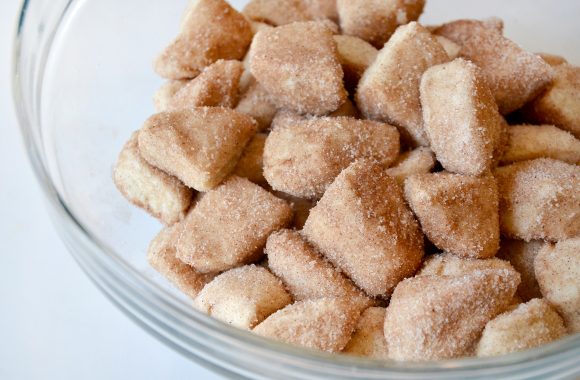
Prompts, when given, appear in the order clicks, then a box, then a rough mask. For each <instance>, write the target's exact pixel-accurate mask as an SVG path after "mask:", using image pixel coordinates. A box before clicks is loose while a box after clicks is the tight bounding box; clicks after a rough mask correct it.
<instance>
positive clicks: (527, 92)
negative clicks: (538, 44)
mask: <svg viewBox="0 0 580 380" xmlns="http://www.w3.org/2000/svg"><path fill="white" fill-rule="evenodd" d="M435 34H438V35H441V36H443V37H446V38H448V39H450V40H451V41H453V42H455V43H457V44H459V45H460V46H461V56H462V57H464V58H466V59H469V60H470V61H472V62H473V63H474V64H476V65H477V66H479V67H480V68H481V72H482V73H483V76H484V78H485V80H486V81H487V83H488V85H489V87H490V89H491V92H492V94H493V95H494V97H495V100H496V101H497V104H498V107H499V111H500V113H502V114H504V115H506V114H508V113H511V112H513V111H515V110H517V109H519V108H521V107H522V106H523V105H524V104H526V103H527V102H529V101H530V100H532V99H534V98H535V97H536V96H538V95H539V94H540V93H541V92H542V91H543V90H544V89H545V88H546V87H547V86H548V85H549V84H550V83H552V81H553V80H554V73H553V71H552V69H551V68H550V66H549V65H548V64H547V63H546V62H544V61H543V60H542V59H541V58H540V57H538V56H537V55H536V54H533V53H529V52H526V51H524V50H523V49H522V48H521V47H519V46H518V45H517V44H515V43H514V42H512V41H510V40H509V39H507V38H505V37H504V36H503V35H502V34H501V32H499V31H498V30H497V29H495V28H492V27H490V26H489V24H488V25H485V23H484V22H482V21H477V20H458V21H454V22H450V23H448V24H445V25H442V26H441V27H439V28H437V29H436V30H435Z"/></svg>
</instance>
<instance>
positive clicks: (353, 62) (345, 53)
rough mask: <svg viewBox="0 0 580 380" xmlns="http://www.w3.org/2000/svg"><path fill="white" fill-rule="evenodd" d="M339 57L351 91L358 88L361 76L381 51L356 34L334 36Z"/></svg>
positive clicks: (347, 86)
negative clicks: (355, 35)
mask: <svg viewBox="0 0 580 380" xmlns="http://www.w3.org/2000/svg"><path fill="white" fill-rule="evenodd" d="M334 40H335V41H336V46H337V48H338V59H339V61H340V64H341V65H342V70H343V71H344V82H345V85H346V88H347V89H348V90H349V91H354V90H356V86H357V85H358V82H359V80H360V78H362V76H363V74H364V73H365V71H366V70H367V68H368V67H369V66H370V65H371V64H372V63H373V62H374V61H375V59H376V58H377V55H378V54H379V51H378V50H377V49H376V48H375V47H374V46H373V45H371V44H369V43H368V42H366V41H365V40H362V39H360V38H358V37H354V36H345V35H337V36H334Z"/></svg>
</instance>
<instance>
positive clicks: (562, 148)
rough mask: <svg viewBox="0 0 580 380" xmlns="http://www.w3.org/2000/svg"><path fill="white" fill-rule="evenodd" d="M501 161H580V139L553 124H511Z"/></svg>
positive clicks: (572, 162)
mask: <svg viewBox="0 0 580 380" xmlns="http://www.w3.org/2000/svg"><path fill="white" fill-rule="evenodd" d="M508 132H509V143H508V146H507V149H506V151H505V153H504V155H503V157H502V160H501V162H502V163H512V162H517V161H526V160H533V159H535V158H553V159H556V160H560V161H564V162H567V163H569V164H578V163H580V140H578V139H577V138H575V137H574V136H573V135H572V134H571V133H569V132H566V131H563V130H561V129H559V128H556V127H554V126H553V125H513V126H511V127H509V128H508Z"/></svg>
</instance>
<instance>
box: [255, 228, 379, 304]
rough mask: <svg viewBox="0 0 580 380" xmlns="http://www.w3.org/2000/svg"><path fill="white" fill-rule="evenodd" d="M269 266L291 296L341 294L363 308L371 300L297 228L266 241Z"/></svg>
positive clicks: (273, 235) (274, 235)
mask: <svg viewBox="0 0 580 380" xmlns="http://www.w3.org/2000/svg"><path fill="white" fill-rule="evenodd" d="M266 254H267V255H268V266H269V268H270V270H271V271H272V272H273V273H274V274H275V275H276V276H278V277H279V278H280V279H282V281H283V282H284V284H285V285H286V287H287V288H288V290H289V291H290V293H291V294H292V296H293V297H294V299H295V300H296V301H302V300H306V299H317V298H324V297H344V298H348V299H350V300H351V301H353V302H358V303H360V304H361V305H362V306H363V307H367V306H369V305H370V304H371V301H370V300H369V299H368V298H367V297H366V296H365V295H364V294H363V293H362V292H361V291H360V290H359V289H358V288H357V287H356V286H355V285H354V284H353V283H352V281H350V280H349V279H348V278H346V277H345V276H344V275H343V274H342V273H340V271H339V270H337V269H336V268H335V267H334V266H333V265H332V264H330V263H329V262H328V261H326V260H325V259H324V258H323V257H322V256H321V255H320V253H318V252H316V250H315V249H314V247H312V246H311V245H310V244H308V243H307V242H306V241H305V240H304V238H303V237H302V236H300V234H299V233H298V232H296V231H291V230H281V231H278V232H275V233H273V234H272V235H270V237H269V238H268V242H267V243H266Z"/></svg>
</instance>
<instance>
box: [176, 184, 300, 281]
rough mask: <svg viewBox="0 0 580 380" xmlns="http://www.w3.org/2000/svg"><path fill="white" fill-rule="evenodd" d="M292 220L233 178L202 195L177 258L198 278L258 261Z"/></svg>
mask: <svg viewBox="0 0 580 380" xmlns="http://www.w3.org/2000/svg"><path fill="white" fill-rule="evenodd" d="M291 220H292V210H291V209H290V206H288V204H287V203H286V202H284V201H283V200H281V199H278V198H276V197H275V196H274V195H272V194H270V193H269V192H267V191H266V190H264V189H262V188H261V187H260V186H258V185H255V184H253V183H252V182H250V181H248V180H247V179H245V178H239V177H235V176H234V177H231V178H230V179H228V180H227V181H226V182H224V183H223V184H222V185H220V186H219V187H217V188H216V189H215V190H212V191H210V192H208V193H207V194H205V195H204V197H203V198H202V199H201V200H200V201H199V203H198V204H197V205H196V206H195V208H194V209H193V210H192V211H191V212H190V213H189V215H188V216H187V218H186V219H185V221H184V228H183V232H182V233H181V236H180V238H179V241H178V242H177V257H178V258H179V259H180V260H182V261H183V262H185V263H187V264H190V265H192V266H193V267H195V268H196V269H197V270H198V271H200V272H202V273H211V272H219V271H224V270H228V269H231V268H234V267H237V266H240V265H243V264H248V263H251V262H255V261H257V260H259V259H260V258H261V257H262V256H263V252H262V249H263V248H264V245H265V244H266V239H267V238H268V236H269V235H270V234H271V233H272V232H274V231H276V230H278V229H280V228H283V227H285V226H287V225H288V224H289V223H290V221H291Z"/></svg>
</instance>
